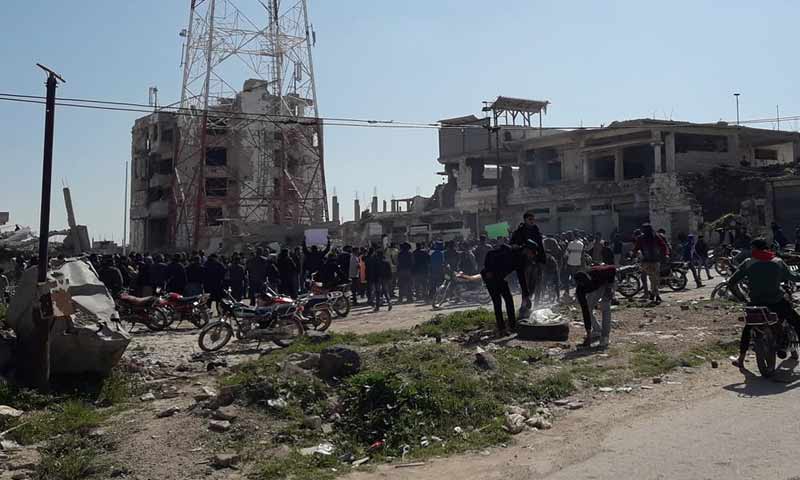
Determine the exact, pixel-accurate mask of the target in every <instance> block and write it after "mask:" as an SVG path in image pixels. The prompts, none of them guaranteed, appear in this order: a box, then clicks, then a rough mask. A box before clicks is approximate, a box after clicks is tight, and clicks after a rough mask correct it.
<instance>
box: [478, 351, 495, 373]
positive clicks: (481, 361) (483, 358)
mask: <svg viewBox="0 0 800 480" xmlns="http://www.w3.org/2000/svg"><path fill="white" fill-rule="evenodd" d="M475 365H477V366H478V367H480V368H482V369H484V370H497V359H496V358H494V355H492V354H491V353H489V352H478V353H476V354H475Z"/></svg>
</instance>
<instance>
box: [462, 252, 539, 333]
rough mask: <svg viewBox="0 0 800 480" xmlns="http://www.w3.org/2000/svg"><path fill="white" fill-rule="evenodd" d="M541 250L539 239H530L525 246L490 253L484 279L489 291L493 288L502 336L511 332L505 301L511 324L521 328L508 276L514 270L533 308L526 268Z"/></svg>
mask: <svg viewBox="0 0 800 480" xmlns="http://www.w3.org/2000/svg"><path fill="white" fill-rule="evenodd" d="M540 251H541V247H540V246H539V245H538V244H537V243H536V242H534V241H533V240H527V241H526V242H525V244H524V245H523V246H519V245H513V246H512V245H499V246H498V247H497V248H495V249H493V250H490V251H489V252H488V253H487V254H486V261H485V262H484V266H483V270H482V271H481V274H480V278H483V283H484V284H485V285H486V290H488V291H489V295H490V296H491V297H492V304H493V305H494V317H495V321H496V322H497V330H498V332H499V333H500V334H501V335H505V334H506V333H507V332H508V330H507V329H506V323H505V321H504V319H503V302H504V301H505V304H506V311H507V312H508V327H509V328H510V329H511V330H512V331H514V330H516V329H517V319H516V315H515V313H514V298H513V297H512V296H511V289H510V288H509V287H508V282H507V281H506V277H507V276H508V275H509V274H511V273H512V272H516V274H517V278H518V279H519V286H520V288H521V289H522V299H523V300H522V301H523V304H524V303H525V302H527V306H528V308H530V289H529V285H528V282H527V280H526V275H525V268H526V266H527V265H528V264H529V263H531V262H532V261H533V260H534V259H535V258H536V257H537V255H539V252H540ZM475 277H477V275H476V276H475ZM464 278H468V279H473V278H474V277H468V276H464Z"/></svg>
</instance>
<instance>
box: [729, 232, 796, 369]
mask: <svg viewBox="0 0 800 480" xmlns="http://www.w3.org/2000/svg"><path fill="white" fill-rule="evenodd" d="M750 245H751V247H752V255H751V257H750V259H748V260H746V261H745V262H744V263H742V264H741V265H740V266H739V267H738V268H737V269H736V272H735V273H734V274H733V276H731V278H730V279H729V280H728V287H729V288H730V290H731V292H733V294H734V295H735V296H736V297H737V298H739V299H740V300H742V301H746V298H745V296H744V294H743V293H742V292H741V290H740V289H739V283H740V282H742V281H743V280H744V281H746V282H747V285H748V286H749V287H750V301H749V305H750V306H759V307H766V308H767V309H769V310H770V311H771V312H774V313H775V314H776V315H777V316H778V318H780V319H782V320H785V321H786V322H787V323H789V324H790V325H791V326H792V327H793V328H794V329H795V331H796V332H797V334H798V336H800V315H798V313H797V312H796V311H795V310H794V307H792V304H791V303H790V302H789V301H788V300H787V299H786V297H785V296H784V291H783V288H782V287H781V284H782V283H783V282H800V275H798V274H796V273H793V272H792V271H791V270H789V267H788V266H787V265H786V263H784V261H783V260H781V259H780V258H778V257H777V256H775V253H774V252H772V251H770V250H769V245H768V244H767V242H766V240H764V239H763V238H757V239H755V240H753V241H752V242H751V244H750ZM749 347H750V327H749V326H747V325H745V327H744V328H743V329H742V339H741V341H740V343H739V357H738V358H737V359H736V360H734V361H733V362H732V363H733V365H734V366H736V367H739V368H744V361H745V355H746V354H747V349H748V348H749Z"/></svg>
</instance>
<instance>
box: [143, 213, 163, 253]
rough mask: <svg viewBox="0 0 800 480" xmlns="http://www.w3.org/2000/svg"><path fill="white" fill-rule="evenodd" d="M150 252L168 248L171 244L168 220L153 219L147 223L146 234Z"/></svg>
mask: <svg viewBox="0 0 800 480" xmlns="http://www.w3.org/2000/svg"><path fill="white" fill-rule="evenodd" d="M145 238H146V242H145V243H146V244H147V249H148V250H158V249H161V248H164V247H166V246H167V244H168V242H169V224H168V223H167V219H166V218H151V219H149V220H148V221H147V232H146V233H145Z"/></svg>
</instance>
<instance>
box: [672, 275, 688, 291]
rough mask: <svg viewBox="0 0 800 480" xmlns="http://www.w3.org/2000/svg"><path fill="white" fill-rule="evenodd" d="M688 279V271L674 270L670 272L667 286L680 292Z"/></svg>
mask: <svg viewBox="0 0 800 480" xmlns="http://www.w3.org/2000/svg"><path fill="white" fill-rule="evenodd" d="M687 282H688V279H687V278H686V273H681V272H677V271H675V272H672V274H670V276H669V279H667V286H669V288H670V289H672V291H674V292H679V291H681V290H683V289H684V288H686V283H687Z"/></svg>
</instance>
